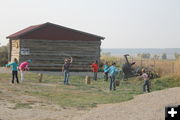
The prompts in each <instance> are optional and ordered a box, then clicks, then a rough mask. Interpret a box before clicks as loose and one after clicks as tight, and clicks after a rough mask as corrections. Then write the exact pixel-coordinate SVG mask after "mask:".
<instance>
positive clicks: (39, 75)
mask: <svg viewBox="0 0 180 120" xmlns="http://www.w3.org/2000/svg"><path fill="white" fill-rule="evenodd" d="M42 78H43V74H42V73H39V74H38V80H39V82H40V83H41V82H42Z"/></svg>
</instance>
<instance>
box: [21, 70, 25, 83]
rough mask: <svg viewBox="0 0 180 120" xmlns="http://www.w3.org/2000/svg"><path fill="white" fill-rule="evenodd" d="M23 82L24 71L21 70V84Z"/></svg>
mask: <svg viewBox="0 0 180 120" xmlns="http://www.w3.org/2000/svg"><path fill="white" fill-rule="evenodd" d="M22 81H24V71H23V70H21V82H22Z"/></svg>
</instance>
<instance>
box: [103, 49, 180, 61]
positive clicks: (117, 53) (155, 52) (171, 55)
mask: <svg viewBox="0 0 180 120" xmlns="http://www.w3.org/2000/svg"><path fill="white" fill-rule="evenodd" d="M101 53H111V55H114V56H122V55H124V54H129V55H131V56H137V54H139V53H140V54H142V53H150V54H151V56H154V55H159V56H162V54H163V53H166V54H167V58H168V59H174V58H175V57H174V53H179V54H180V48H132V49H131V48H127V49H126V48H112V49H111V48H102V49H101Z"/></svg>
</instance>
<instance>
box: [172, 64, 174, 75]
mask: <svg viewBox="0 0 180 120" xmlns="http://www.w3.org/2000/svg"><path fill="white" fill-rule="evenodd" d="M172 73H174V62H172Z"/></svg>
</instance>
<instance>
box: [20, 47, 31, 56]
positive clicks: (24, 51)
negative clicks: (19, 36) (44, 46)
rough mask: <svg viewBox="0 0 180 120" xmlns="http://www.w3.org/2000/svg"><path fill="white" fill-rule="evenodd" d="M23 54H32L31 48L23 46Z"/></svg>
mask: <svg viewBox="0 0 180 120" xmlns="http://www.w3.org/2000/svg"><path fill="white" fill-rule="evenodd" d="M21 55H30V49H29V48H21Z"/></svg>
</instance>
